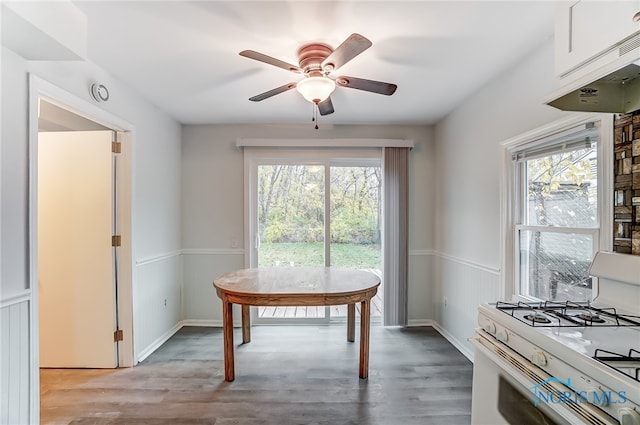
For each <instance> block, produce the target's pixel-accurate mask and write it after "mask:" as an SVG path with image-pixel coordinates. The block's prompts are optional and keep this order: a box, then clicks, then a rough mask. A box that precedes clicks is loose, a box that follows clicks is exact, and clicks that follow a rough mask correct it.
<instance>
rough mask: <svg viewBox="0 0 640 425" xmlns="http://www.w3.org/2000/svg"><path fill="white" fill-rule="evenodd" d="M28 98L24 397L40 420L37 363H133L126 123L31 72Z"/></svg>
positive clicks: (58, 365)
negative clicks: (27, 302)
mask: <svg viewBox="0 0 640 425" xmlns="http://www.w3.org/2000/svg"><path fill="white" fill-rule="evenodd" d="M29 104H30V110H29V132H30V137H29V138H30V148H29V150H30V153H29V157H30V160H29V161H30V170H31V171H30V187H29V204H30V209H29V243H30V247H31V249H30V254H29V258H30V261H29V264H30V289H31V297H32V305H33V308H32V309H31V310H30V325H29V326H30V334H31V345H30V346H31V348H30V353H31V354H30V356H31V362H30V365H31V367H30V376H31V385H30V392H31V395H30V398H31V400H32V403H31V411H32V413H31V417H33V418H39V417H40V409H39V405H40V391H41V387H40V380H39V369H40V367H54V368H114V367H130V366H133V365H134V364H135V356H134V350H133V339H132V334H133V316H132V313H133V312H132V256H131V141H132V137H131V133H130V131H131V130H132V129H133V127H132V126H131V125H130V124H129V123H127V122H125V121H122V120H120V119H119V118H117V117H115V116H113V115H111V114H110V113H108V112H106V111H104V110H102V109H100V108H98V107H96V106H95V105H93V104H91V103H88V102H86V101H83V100H81V99H79V98H77V97H75V96H73V95H71V94H69V93H67V92H65V91H63V90H62V89H60V88H58V87H56V86H54V85H52V84H50V83H48V82H46V81H44V80H41V79H39V78H38V77H36V76H33V75H31V76H30V99H29ZM113 149H117V150H119V153H117V154H116V153H114V152H113ZM77 183H83V184H84V186H85V187H81V186H82V185H80V186H77V185H76V184H77ZM78 187H80V188H78ZM83 238H84V239H83ZM96 247H98V248H97V249H98V251H99V252H100V254H99V255H98V251H95V249H96ZM99 257H100V258H102V259H101V260H98V261H97V262H95V260H97V259H98V258H99ZM92 261H93V262H92ZM61 285H62V286H61ZM67 291H73V292H67ZM87 297H93V300H91V299H88V298H87ZM92 303H93V304H92ZM96 306H98V307H97V308H96ZM105 306H106V308H103V307H105ZM116 340H117V341H116Z"/></svg>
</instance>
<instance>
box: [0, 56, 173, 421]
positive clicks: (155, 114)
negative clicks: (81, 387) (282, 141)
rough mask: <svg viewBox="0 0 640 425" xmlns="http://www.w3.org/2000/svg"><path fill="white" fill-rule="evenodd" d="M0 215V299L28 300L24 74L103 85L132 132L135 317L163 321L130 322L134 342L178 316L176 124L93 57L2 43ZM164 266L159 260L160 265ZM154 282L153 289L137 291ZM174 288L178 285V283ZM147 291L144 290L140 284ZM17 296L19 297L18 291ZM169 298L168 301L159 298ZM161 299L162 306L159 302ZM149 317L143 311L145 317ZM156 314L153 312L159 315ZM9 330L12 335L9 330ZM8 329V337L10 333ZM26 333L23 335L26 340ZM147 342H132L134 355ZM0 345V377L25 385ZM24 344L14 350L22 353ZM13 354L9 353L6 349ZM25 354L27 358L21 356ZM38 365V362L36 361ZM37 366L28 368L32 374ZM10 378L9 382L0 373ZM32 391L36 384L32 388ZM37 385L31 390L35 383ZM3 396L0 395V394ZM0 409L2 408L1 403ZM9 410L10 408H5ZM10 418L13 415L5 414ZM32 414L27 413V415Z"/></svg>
mask: <svg viewBox="0 0 640 425" xmlns="http://www.w3.org/2000/svg"><path fill="white" fill-rule="evenodd" d="M0 62H1V66H2V68H1V70H2V80H1V83H2V90H1V91H2V111H1V113H2V115H1V120H2V133H1V135H2V145H1V149H2V156H1V166H0V170H1V172H2V180H1V185H2V216H1V229H2V232H1V237H2V245H1V247H2V248H1V264H2V267H1V271H2V281H1V283H0V300H14V299H19V301H20V303H26V306H27V307H26V308H30V307H31V306H30V305H29V303H30V300H31V296H30V288H29V275H28V274H29V253H28V240H29V234H28V214H29V210H28V194H29V192H28V163H29V156H28V155H29V153H28V73H33V74H35V75H36V76H38V77H40V78H42V79H44V80H47V81H49V82H51V83H52V84H54V85H56V86H58V87H60V88H61V89H63V90H65V91H67V92H69V93H71V94H72V95H74V96H76V97H78V98H80V99H83V100H85V101H87V102H91V98H90V96H89V91H88V88H89V85H90V83H91V82H94V81H99V82H101V83H102V84H105V85H106V86H107V87H109V90H110V94H111V99H110V101H109V102H108V103H105V104H101V105H100V106H101V107H102V108H103V109H104V110H106V111H108V112H109V113H111V114H112V115H114V116H117V117H119V118H120V119H122V120H124V121H127V122H129V123H131V124H133V125H134V127H135V130H134V136H133V165H132V168H133V189H132V190H133V193H132V197H133V209H134V211H133V217H132V220H133V236H132V237H133V252H134V254H133V255H134V264H135V263H140V264H139V265H138V266H134V268H135V270H134V271H133V288H132V289H133V293H134V311H135V316H134V323H144V322H145V321H146V322H147V323H157V322H160V323H163V324H164V327H165V328H166V329H158V328H157V326H156V328H153V329H144V328H141V327H139V326H137V325H136V329H135V337H136V342H138V341H156V340H158V339H159V338H162V336H163V335H164V334H166V333H167V332H168V331H170V329H171V328H172V327H174V326H175V325H176V324H177V323H179V321H180V320H181V311H180V306H181V299H180V289H179V288H180V286H181V282H180V280H181V261H180V257H179V255H177V254H175V253H176V252H177V253H179V251H180V248H181V245H180V244H181V237H180V232H181V216H180V214H181V204H180V199H181V196H180V190H181V182H180V179H181V169H180V167H181V162H180V149H181V148H180V145H181V126H180V124H179V123H177V122H176V121H174V120H173V119H171V118H170V117H169V116H168V115H166V114H165V113H164V112H162V111H160V110H158V109H157V108H155V107H154V106H152V105H151V104H150V103H148V102H147V101H146V100H145V99H143V98H142V97H140V96H139V95H138V94H136V92H135V90H133V89H131V88H130V87H127V86H125V85H123V84H122V83H120V82H119V81H118V80H116V79H115V78H114V77H112V76H110V75H108V74H106V73H105V72H104V71H102V70H101V69H99V68H98V67H96V66H95V65H93V64H91V63H90V62H82V61H33V62H32V61H26V60H24V59H23V58H22V57H20V56H19V55H17V54H15V53H14V52H12V51H10V50H8V49H6V48H4V47H3V48H2V53H1V61H0ZM163 262H166V267H168V268H169V269H171V272H170V273H162V274H160V273H157V274H153V273H145V272H144V270H138V269H144V268H145V267H149V265H150V264H154V265H155V266H156V267H157V266H159V265H161V264H163ZM163 267H164V265H163ZM142 285H144V286H145V288H149V287H154V288H156V289H157V290H156V291H154V292H152V296H150V295H149V294H147V293H144V296H142V294H143V292H142V291H140V290H136V288H137V287H138V286H142ZM176 288H177V289H176ZM144 291H145V292H146V291H147V289H145V290H144ZM16 297H17V298H16ZM166 297H169V299H168V306H167V307H164V299H165V298H166ZM14 305H15V303H14V302H13V301H12V302H6V303H3V315H2V317H3V318H4V317H6V314H5V312H4V308H5V306H6V308H15V307H13V306H14ZM160 306H162V308H159V307H160ZM150 315H151V316H154V317H151V318H148V317H147V316H150ZM157 316H159V317H157ZM5 325H6V324H5V323H3V324H2V332H3V335H2V338H3V341H4V338H5V335H4V334H5V329H8V332H12V333H15V332H17V333H19V335H17V336H16V337H19V338H20V340H23V339H22V338H23V337H24V335H23V333H24V332H25V331H27V330H28V327H26V326H24V324H19V323H14V322H13V321H12V322H11V323H10V324H9V325H8V326H5ZM12 335H13V334H12ZM13 337H14V336H12V338H13ZM30 337H31V336H30V335H26V339H25V340H26V341H29V340H30ZM146 348H147V347H141V346H137V345H136V347H135V349H136V352H137V353H138V354H139V353H141V352H143V351H144V350H145V349H146ZM8 350H9V348H8V346H7V345H5V344H3V345H2V347H1V349H0V353H1V354H2V363H1V364H2V370H1V371H0V372H1V373H0V376H1V379H2V381H1V384H2V387H1V388H4V385H5V384H7V385H9V386H10V387H11V388H29V385H30V378H29V374H26V376H22V375H21V376H19V377H16V374H12V375H9V374H8V373H6V372H7V369H5V367H11V365H9V364H8V362H6V361H5V359H6V358H8V356H9V355H10V353H9V352H8ZM29 350H30V346H28V347H26V348H25V349H24V351H23V352H21V353H20V354H19V356H18V357H20V358H28V352H29ZM11 356H12V357H11V358H15V355H14V354H11ZM25 356H26V357H25ZM36 366H37V365H36ZM37 373H38V372H37V369H32V370H31V374H32V376H33V374H36V375H37ZM10 377H13V378H11V379H14V378H15V379H16V380H15V381H12V382H9V383H7V382H6V381H5V380H6V379H9V378H10ZM31 390H34V389H33V388H31ZM35 391H36V392H37V389H35ZM32 401H33V400H26V401H25V400H21V401H20V403H19V405H14V404H11V405H10V406H8V407H6V408H7V409H11V410H15V409H17V411H20V412H21V411H22V409H23V406H24V404H23V403H25V402H26V403H27V405H28V404H29V403H31V402H32ZM3 402H4V399H3ZM2 409H3V414H4V413H5V412H6V411H5V410H4V409H5V406H4V404H3V405H2ZM7 414H8V415H11V414H12V413H11V412H9V413H7ZM9 417H12V416H9ZM29 421H35V418H32V419H30V420H28V421H26V422H29Z"/></svg>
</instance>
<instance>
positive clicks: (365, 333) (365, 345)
mask: <svg viewBox="0 0 640 425" xmlns="http://www.w3.org/2000/svg"><path fill="white" fill-rule="evenodd" d="M360 306H361V307H360V378H362V379H366V378H368V377H369V325H370V324H371V316H370V309H371V300H365V301H362V303H361V304H360Z"/></svg>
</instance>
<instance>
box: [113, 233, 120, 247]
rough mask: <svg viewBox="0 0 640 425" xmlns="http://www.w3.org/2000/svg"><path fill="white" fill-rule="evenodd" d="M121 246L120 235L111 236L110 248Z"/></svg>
mask: <svg viewBox="0 0 640 425" xmlns="http://www.w3.org/2000/svg"><path fill="white" fill-rule="evenodd" d="M120 245H122V238H121V237H120V235H115V236H111V246H120Z"/></svg>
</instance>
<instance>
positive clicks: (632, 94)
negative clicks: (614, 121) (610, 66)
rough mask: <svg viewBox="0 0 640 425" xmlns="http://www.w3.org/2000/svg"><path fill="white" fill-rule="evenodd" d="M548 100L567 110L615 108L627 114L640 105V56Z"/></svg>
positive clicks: (608, 109) (639, 107)
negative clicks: (639, 58) (636, 59)
mask: <svg viewBox="0 0 640 425" xmlns="http://www.w3.org/2000/svg"><path fill="white" fill-rule="evenodd" d="M573 86H574V87H571V88H569V90H570V91H569V92H566V90H565V91H563V92H565V93H566V94H562V95H560V96H559V97H555V96H552V98H551V100H549V101H547V102H546V104H547V105H550V106H553V107H555V108H558V109H561V110H563V111H583V112H613V113H619V114H626V113H629V112H633V111H636V110H638V109H640V60H639V61H637V62H635V63H630V64H628V65H626V66H623V67H622V68H619V69H616V70H615V71H613V72H611V73H609V74H606V75H605V76H603V77H600V78H598V79H597V80H595V81H592V82H586V83H584V84H580V85H579V86H578V87H577V88H575V84H574V85H573Z"/></svg>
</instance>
